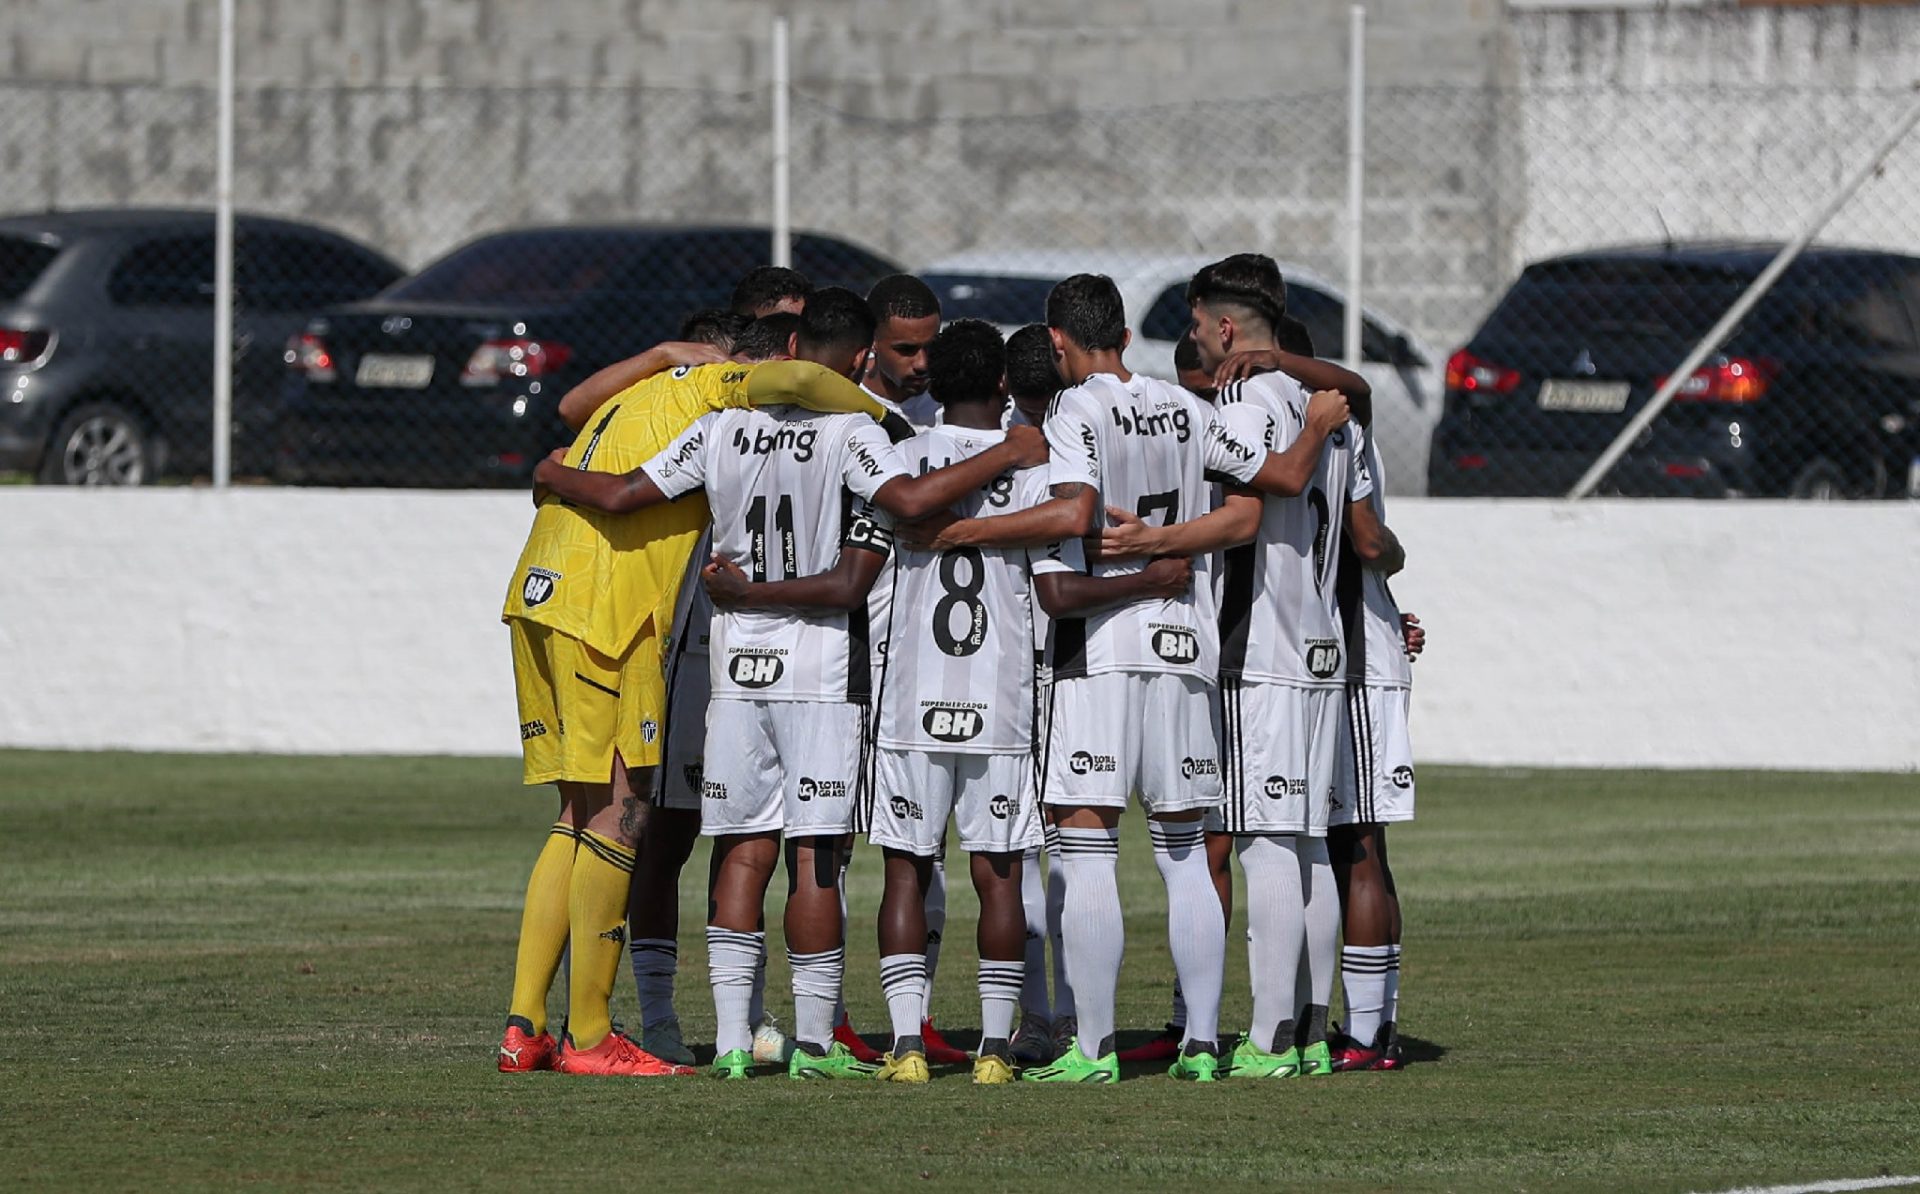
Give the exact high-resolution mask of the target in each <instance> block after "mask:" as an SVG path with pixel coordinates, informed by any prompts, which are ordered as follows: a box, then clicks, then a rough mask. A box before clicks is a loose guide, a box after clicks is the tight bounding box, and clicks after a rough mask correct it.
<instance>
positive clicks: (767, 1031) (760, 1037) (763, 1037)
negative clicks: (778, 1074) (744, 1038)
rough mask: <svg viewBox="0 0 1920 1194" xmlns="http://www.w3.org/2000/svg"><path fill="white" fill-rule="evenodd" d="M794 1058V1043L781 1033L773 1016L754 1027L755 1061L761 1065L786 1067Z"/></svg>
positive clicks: (762, 1018) (763, 1019) (761, 1019)
mask: <svg viewBox="0 0 1920 1194" xmlns="http://www.w3.org/2000/svg"><path fill="white" fill-rule="evenodd" d="M792 1056H793V1042H792V1041H791V1040H789V1039H788V1038H787V1034H786V1033H784V1032H781V1031H780V1025H779V1024H777V1023H775V1022H774V1019H773V1017H772V1016H771V1015H765V1016H762V1017H760V1022H759V1023H758V1024H755V1025H754V1026H753V1060H754V1061H755V1062H757V1063H759V1064H760V1065H785V1064H787V1060H788V1059H789V1058H791V1057H792Z"/></svg>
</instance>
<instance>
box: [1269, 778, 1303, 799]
mask: <svg viewBox="0 0 1920 1194" xmlns="http://www.w3.org/2000/svg"><path fill="white" fill-rule="evenodd" d="M1261 790H1262V791H1264V792H1265V793H1266V794H1267V799H1269V800H1281V799H1284V798H1285V797H1288V796H1305V795H1306V794H1307V781H1306V780H1304V779H1288V778H1287V777H1286V776H1284V775H1269V776H1268V777H1267V782H1266V783H1264V784H1262V785H1261Z"/></svg>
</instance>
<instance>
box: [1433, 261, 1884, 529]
mask: <svg viewBox="0 0 1920 1194" xmlns="http://www.w3.org/2000/svg"><path fill="white" fill-rule="evenodd" d="M1778 251H1779V246H1778V245H1765V244H1707V243H1691V244H1677V245H1656V246H1641V247H1629V248H1617V249H1596V250H1593V251H1590V252H1583V253H1573V254H1569V255H1567V256H1563V257H1555V258H1552V259H1551V260H1546V261H1539V262H1535V263H1534V264H1532V265H1529V266H1528V267H1527V268H1526V270H1525V271H1524V272H1522V273H1521V275H1520V277H1519V279H1518V280H1516V281H1515V282H1514V284H1513V286H1512V287H1511V288H1510V289H1509V290H1508V291H1507V293H1506V295H1505V296H1504V297H1503V298H1502V299H1501V300H1500V303H1499V305H1498V306H1497V307H1495V308H1494V310H1493V313H1492V314H1491V315H1489V316H1487V319H1486V322H1485V323H1483V324H1482V325H1481V327H1480V330H1479V331H1477V332H1475V333H1474V335H1473V338H1472V339H1471V340H1469V341H1468V342H1467V345H1466V347H1465V348H1463V349H1461V350H1460V351H1459V352H1457V353H1455V354H1454V355H1453V359H1452V360H1451V361H1449V362H1448V365H1447V398H1446V413H1445V415H1444V417H1443V418H1442V419H1441V422H1440V426H1439V427H1438V429H1437V430H1436V432H1435V435H1434V449H1433V454H1432V469H1431V485H1430V488H1431V491H1432V492H1433V493H1435V494H1498V495H1523V496H1524V495H1535V496H1543V497H1544V496H1560V495H1562V494H1565V493H1566V492H1567V491H1568V490H1569V489H1570V488H1572V486H1573V484H1574V483H1575V482H1576V481H1577V480H1578V479H1579V477H1580V476H1581V474H1582V473H1584V472H1585V471H1586V469H1587V468H1588V467H1589V465H1591V464H1592V462H1593V461H1594V459H1595V458H1597V457H1598V456H1599V454H1600V453H1601V452H1602V451H1603V450H1605V448H1606V447H1607V445H1608V444H1609V443H1610V442H1612V440H1613V439H1614V438H1615V436H1616V435H1617V434H1618V433H1619V432H1620V430H1621V428H1623V427H1625V426H1626V425H1627V423H1628V421H1629V420H1631V419H1632V418H1633V416H1634V414H1635V412H1637V411H1639V410H1640V409H1641V408H1642V407H1644V406H1645V405H1646V403H1647V401H1648V399H1650V398H1651V397H1652V396H1653V394H1654V391H1655V390H1656V389H1657V388H1658V387H1659V385H1660V384H1661V382H1662V381H1664V380H1665V378H1666V376H1667V375H1668V374H1669V373H1671V371H1672V370H1673V368H1674V367H1675V366H1676V365H1678V364H1679V363H1680V362H1681V361H1682V359H1683V358H1684V357H1685V356H1686V355H1687V353H1688V351H1689V350H1691V349H1692V348H1693V347H1694V345H1695V344H1697V343H1698V342H1699V341H1700V340H1701V339H1703V338H1704V337H1705V336H1706V334H1707V332H1708V331H1709V330H1710V329H1711V328H1712V327H1713V325H1714V324H1715V323H1716V322H1717V321H1718V320H1719V319H1720V318H1721V317H1722V316H1723V315H1724V314H1725V313H1726V311H1727V310H1728V308H1730V307H1731V306H1732V304H1733V303H1734V301H1735V300H1736V299H1737V298H1738V297H1739V296H1740V294H1741V292H1743V291H1744V290H1745V289H1746V288H1747V286H1748V285H1749V284H1750V283H1751V282H1752V281H1753V280H1754V278H1755V277H1757V276H1758V275H1759V273H1760V272H1761V271H1762V270H1763V269H1765V268H1766V266H1767V263H1768V262H1770V261H1771V260H1772V259H1773V257H1774V255H1775V254H1776V253H1778ZM1916 460H1920V258H1916V257H1909V256H1904V255H1901V254H1896V253H1886V252H1878V251H1873V250H1865V249H1840V248H1822V247H1815V248H1811V249H1808V250H1807V251H1806V252H1804V253H1802V254H1801V255H1800V257H1799V258H1797V259H1796V260H1795V261H1794V263H1793V264H1792V265H1791V266H1790V267H1789V268H1788V269H1787V271H1786V273H1785V274H1784V275H1782V277H1781V278H1780V281H1779V282H1778V283H1777V284H1776V285H1775V286H1774V288H1773V289H1772V290H1770V291H1769V292H1768V293H1767V294H1766V296H1765V297H1763V298H1762V299H1761V300H1760V302H1759V304H1758V305H1757V306H1756V307H1755V308H1754V310H1753V311H1752V312H1751V313H1750V314H1749V315H1748V316H1747V318H1746V319H1745V320H1744V321H1742V323H1741V324H1740V326H1739V327H1738V328H1736V329H1735V331H1734V333H1733V335H1732V337H1731V338H1730V339H1728V341H1727V342H1726V344H1725V345H1724V346H1723V347H1722V348H1721V349H1720V350H1719V351H1718V352H1717V353H1716V354H1715V355H1714V356H1712V357H1710V358H1709V359H1708V360H1707V362H1706V364H1705V365H1703V366H1702V367H1701V368H1700V370H1699V371H1698V372H1696V373H1695V374H1694V375H1693V376H1692V377H1690V378H1688V379H1687V381H1686V383H1685V384H1684V385H1682V386H1681V388H1680V390H1679V392H1678V394H1676V395H1675V399H1674V402H1673V404H1672V405H1670V406H1669V407H1668V408H1667V409H1666V410H1665V411H1663V412H1661V414H1660V415H1659V417H1658V418H1657V419H1655V420H1654V422H1653V424H1652V426H1651V427H1649V428H1648V429H1647V431H1646V432H1645V433H1644V434H1643V435H1642V436H1641V437H1640V438H1639V440H1638V441H1637V442H1636V443H1635V444H1634V445H1633V447H1632V448H1631V449H1630V450H1629V451H1628V452H1627V454H1626V455H1625V456H1624V457H1622V458H1621V460H1620V463H1619V464H1618V465H1616V466H1615V467H1614V468H1613V470H1612V471H1611V472H1610V473H1609V474H1608V476H1607V477H1606V479H1605V480H1604V482H1603V484H1602V492H1605V493H1612V494H1624V495H1633V496H1674V497H1731V496H1740V495H1746V496H1755V497H1794V498H1834V497H1875V496H1893V495H1898V494H1903V493H1906V492H1908V491H1909V490H1910V488H1911V487H1912V485H1913V481H1912V480H1910V477H1914V476H1920V470H1916V469H1915V462H1916Z"/></svg>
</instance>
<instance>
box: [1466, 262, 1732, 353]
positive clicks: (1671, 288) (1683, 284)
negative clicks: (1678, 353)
mask: <svg viewBox="0 0 1920 1194" xmlns="http://www.w3.org/2000/svg"><path fill="white" fill-rule="evenodd" d="M1751 280H1752V279H1751V278H1750V277H1749V276H1747V275H1745V274H1742V273H1736V272H1733V271H1729V270H1724V269H1715V268H1712V267H1709V266H1700V265H1689V264H1684V263H1680V262H1672V261H1550V262H1545V263H1542V264H1539V265H1532V266H1528V267H1527V271H1526V272H1525V273H1523V274H1521V275H1520V280H1519V281H1517V282H1515V283H1514V284H1513V288H1512V289H1511V290H1509V291H1507V294H1506V297H1505V298H1503V299H1501V300H1500V305H1499V306H1498V307H1496V308H1494V312H1493V314H1492V315H1490V316H1488V317H1487V322H1486V326H1485V328H1484V329H1483V331H1484V333H1485V334H1487V335H1493V336H1524V337H1552V336H1557V335H1565V334H1569V333H1571V334H1582V333H1584V334H1589V335H1611V336H1621V337H1647V338H1658V339H1698V338H1699V337H1701V336H1704V335H1705V334H1706V333H1707V331H1708V330H1709V329H1711V328H1712V327H1713V325H1714V322H1715V321H1716V320H1718V319H1719V318H1720V316H1721V315H1722V314H1724V313H1725V312H1726V310H1727V308H1728V307H1730V306H1732V305H1733V302H1734V300H1735V299H1737V298H1739V297H1740V292H1741V291H1743V290H1745V289H1746V287H1747V283H1748V282H1749V281H1751Z"/></svg>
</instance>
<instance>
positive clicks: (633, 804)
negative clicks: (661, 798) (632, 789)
mask: <svg viewBox="0 0 1920 1194" xmlns="http://www.w3.org/2000/svg"><path fill="white" fill-rule="evenodd" d="M646 808H647V806H646V802H645V801H643V800H641V799H640V798H639V797H638V796H623V797H621V799H620V833H621V835H622V836H624V837H626V838H627V839H628V840H629V841H638V840H639V839H640V830H641V829H642V828H644V827H645V825H646V821H647V813H646Z"/></svg>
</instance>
